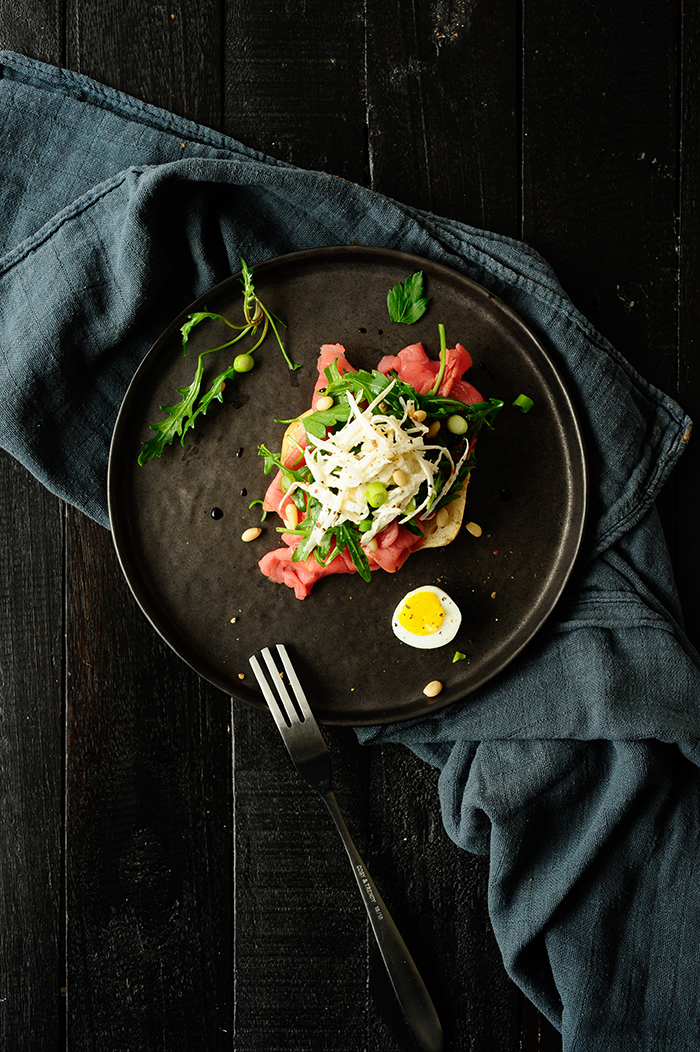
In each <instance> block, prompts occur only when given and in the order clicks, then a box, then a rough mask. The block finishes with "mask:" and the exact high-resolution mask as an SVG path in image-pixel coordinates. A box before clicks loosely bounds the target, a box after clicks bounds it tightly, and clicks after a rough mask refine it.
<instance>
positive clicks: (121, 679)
mask: <svg viewBox="0 0 700 1052" xmlns="http://www.w3.org/2000/svg"><path fill="white" fill-rule="evenodd" d="M219 12H220V8H219V5H218V4H217V3H214V2H212V3H201V4H198V5H197V6H196V8H193V7H192V6H191V5H187V4H184V3H179V2H176V3H173V4H171V5H168V6H167V7H162V6H157V5H156V6H153V5H148V4H143V3H140V2H136V0H123V2H121V3H120V4H119V10H118V14H115V13H114V12H110V14H109V16H106V13H105V8H104V5H102V4H100V3H98V2H89V3H84V2H81V3H79V4H78V3H73V2H70V3H69V4H68V18H67V22H68V33H67V61H68V64H69V65H70V67H71V68H72V69H76V70H79V71H80V72H84V73H86V74H88V75H90V76H93V77H95V78H97V79H98V80H100V81H102V82H103V83H107V84H110V85H112V86H114V87H115V88H118V89H120V90H122V91H126V92H127V93H130V94H133V95H135V96H137V97H139V98H143V99H144V100H146V101H148V102H151V103H154V104H156V105H161V106H165V107H167V108H169V109H172V110H174V111H175V112H178V113H181V114H182V115H184V116H186V117H189V118H191V119H193V120H197V121H201V122H203V123H205V124H208V125H210V126H211V125H213V126H216V125H217V123H219V122H220V117H221V110H220V102H221V81H220V75H219V74H220V68H221V65H220V61H219V55H220V47H221V38H220V29H221V23H220V17H219ZM66 566H67V581H68V587H67V599H66V603H67V623H68V637H67V648H68V663H69V664H68V673H69V678H68V684H69V686H68V700H69V710H68V730H67V742H68V745H67V748H68V755H67V813H66V842H67V860H66V873H67V889H68V890H67V917H68V921H67V924H68V928H67V962H68V963H67V969H68V1041H69V1047H70V1048H75V1049H79V1048H91V1049H102V1048H104V1049H105V1050H107V1049H110V1050H111V1049H113V1048H117V1047H123V1048H130V1049H141V1048H143V1049H151V1048H168V1049H169V1050H170V1049H173V1050H178V1049H183V1050H184V1049H190V1048H205V1047H206V1048H211V1049H217V1050H218V1049H221V1050H224V1049H230V1047H231V1033H232V1020H233V1003H232V989H233V987H232V981H231V977H232V951H231V947H232V938H233V936H232V915H233V910H232V901H231V884H232V881H231V867H232V862H231V859H232V845H233V841H232V827H231V820H232V812H231V781H230V770H231V761H230V753H231V732H230V707H229V702H228V699H226V698H224V697H223V696H222V695H220V694H219V693H218V692H217V691H214V690H213V689H212V688H209V687H208V686H207V685H206V684H204V683H203V682H202V681H201V680H200V679H199V678H198V677H196V676H195V675H194V674H193V673H191V672H189V670H187V669H186V667H185V666H184V665H183V664H182V662H180V660H179V659H178V658H176V657H175V656H174V655H173V654H172V653H171V652H170V651H169V650H168V649H167V648H166V647H165V646H164V644H162V643H161V641H160V640H159V637H158V636H157V635H156V633H155V632H154V631H153V629H152V628H151V627H150V625H148V623H147V622H146V620H145V618H144V617H143V615H142V614H141V613H140V611H138V610H137V608H136V606H135V603H134V601H133V599H132V598H131V595H130V593H129V592H128V589H127V586H126V584H125V582H124V581H123V578H122V575H121V571H120V569H119V567H118V564H117V561H116V558H115V556H114V553H113V551H112V543H111V538H110V536H109V534H108V533H107V532H106V531H105V530H103V529H101V528H100V527H97V526H96V525H95V524H94V523H91V522H90V521H89V520H87V519H85V518H84V517H83V516H81V515H79V514H78V513H77V512H72V511H71V512H70V514H69V527H68V532H67V539H66Z"/></svg>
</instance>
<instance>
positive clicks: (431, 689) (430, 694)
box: [423, 679, 442, 698]
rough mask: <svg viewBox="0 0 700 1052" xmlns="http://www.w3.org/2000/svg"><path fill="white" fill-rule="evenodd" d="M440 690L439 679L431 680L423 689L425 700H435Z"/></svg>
mask: <svg viewBox="0 0 700 1052" xmlns="http://www.w3.org/2000/svg"><path fill="white" fill-rule="evenodd" d="M441 690H442V683H441V682H440V680H439V679H433V680H431V681H430V683H428V685H427V686H425V687H423V693H424V694H425V696H426V698H436V697H437V696H438V694H439V693H440V691H441Z"/></svg>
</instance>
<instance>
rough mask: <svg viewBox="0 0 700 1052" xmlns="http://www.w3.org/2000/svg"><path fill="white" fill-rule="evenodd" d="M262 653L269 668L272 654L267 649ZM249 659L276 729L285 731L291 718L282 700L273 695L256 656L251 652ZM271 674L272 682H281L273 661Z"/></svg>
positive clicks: (289, 724)
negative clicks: (266, 652)
mask: <svg viewBox="0 0 700 1052" xmlns="http://www.w3.org/2000/svg"><path fill="white" fill-rule="evenodd" d="M262 655H263V657H265V663H266V664H267V666H268V668H269V667H270V662H271V661H272V655H270V654H269V651H268V654H267V656H266V654H265V651H264V650H263V651H262ZM268 656H269V658H270V662H268V660H267V657H268ZM249 661H250V666H251V668H252V669H253V672H254V673H255V678H256V679H257V681H258V686H259V687H260V690H261V691H262V692H263V697H264V698H265V701H266V702H267V707H268V708H269V710H270V712H271V713H272V715H273V716H274V719H275V723H276V724H277V727H278V729H279V730H280V731H283V732H284V731H286V730H287V728H288V727H290V726H291V722H292V721H291V718H290V717H289V716H288V715H287V712H286V709H285V708H284V701H283V700H282V701H281V702H280V700H279V699H278V698H276V697H275V694H274V691H273V690H272V687H271V686H270V684H269V683H268V681H267V677H266V676H265V673H264V672H263V670H262V668H261V666H260V663H259V661H258V659H257V657H256V656H255V655H254V654H253V655H252V656H251V657H250V658H249ZM271 674H272V681H273V683H275V682H281V680H280V678H279V673H278V672H277V670H276V668H275V666H274V663H272V670H271Z"/></svg>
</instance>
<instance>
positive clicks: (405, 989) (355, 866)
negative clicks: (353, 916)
mask: <svg viewBox="0 0 700 1052" xmlns="http://www.w3.org/2000/svg"><path fill="white" fill-rule="evenodd" d="M277 653H278V654H279V657H280V659H281V661H282V666H283V670H284V671H283V672H280V670H279V669H278V667H277V666H276V665H275V660H274V658H273V656H272V654H271V652H270V650H269V649H268V648H267V647H266V648H265V649H264V650H262V651H261V654H260V656H261V657H262V659H263V661H264V663H265V666H266V669H267V672H268V676H269V682H268V678H267V677H266V676H265V672H264V671H263V669H262V667H261V664H260V662H259V661H258V658H257V657H256V656H255V655H253V656H252V657H251V658H250V664H251V667H252V669H253V672H254V673H255V678H256V679H257V681H258V683H259V685H260V689H261V691H262V692H263V695H264V697H265V700H266V702H267V704H268V705H269V707H270V711H271V712H272V715H273V716H274V719H275V723H276V724H277V727H278V728H279V731H280V733H281V735H282V738H283V739H284V744H285V745H286V746H287V749H288V751H289V755H290V756H291V758H292V760H293V762H294V765H295V766H296V768H297V770H298V771H299V774H300V775H301V776H302V777H303V778H305V779H306V781H307V782H308V783H309V785H311V786H312V788H314V789H315V790H316V791H317V792H318V793H319V794H320V795H321V797H322V798H323V800H324V801H325V804H326V806H327V808H328V810H329V811H330V813H331V815H332V817H333V821H334V822H335V824H336V826H337V829H338V832H339V833H340V836H341V839H342V841H343V844H344V845H345V850H346V851H347V854H348V858H349V859H350V862H351V863H352V871H353V873H354V875H355V880H356V881H357V886H358V888H359V889H360V893H361V895H362V901H363V902H364V904H365V909H366V910H367V915H368V917H369V921H370V924H371V925H372V930H373V932H374V935H375V938H376V940H377V944H378V946H379V949H380V951H381V954H382V957H383V958H384V963H385V965H386V968H387V971H388V973H389V977H390V979H391V982H392V984H393V987H394V990H395V992H396V996H397V997H398V999H399V1003H400V1005H401V1007H402V1009H403V1012H404V1015H405V1016H406V1022H407V1023H408V1025H409V1027H410V1028H411V1030H412V1031H413V1035H414V1037H415V1038H416V1040H417V1042H418V1044H419V1046H420V1047H421V1048H422V1049H423V1050H424V1052H442V1047H443V1038H442V1026H441V1025H440V1020H439V1019H438V1015H437V1012H436V1011H435V1007H434V1005H433V1002H432V1001H431V999H430V994H429V993H428V991H427V989H426V987H425V984H424V982H423V980H422V979H421V977H420V974H419V972H418V969H417V968H416V966H415V964H414V962H413V959H412V957H411V955H410V953H409V952H408V950H407V948H406V944H405V943H404V941H403V939H402V938H401V935H400V934H399V930H398V928H397V927H396V925H395V924H394V922H393V920H392V919H391V917H390V915H389V911H388V909H387V908H386V906H385V905H384V902H383V901H382V897H381V895H380V894H379V892H378V891H377V888H376V886H375V884H374V881H373V880H372V878H371V877H370V875H369V873H368V872H367V867H366V866H365V864H364V862H363V861H362V859H361V858H360V855H359V853H358V850H357V848H356V847H355V845H354V843H353V841H352V838H351V836H350V834H349V832H348V829H347V826H346V825H345V821H344V819H343V816H342V814H341V813H340V808H339V807H338V802H337V800H336V798H335V794H334V793H333V789H332V788H331V757H330V753H329V751H328V748H327V746H326V743H325V741H324V740H323V737H322V736H321V731H320V730H319V727H318V724H317V723H316V720H315V718H314V716H313V713H312V712H311V709H310V708H309V703H308V701H307V700H306V697H305V695H304V691H303V690H302V687H301V684H300V682H299V680H298V678H297V674H296V672H295V671H294V668H293V667H292V663H291V661H290V660H289V655H288V654H287V651H286V649H285V647H283V646H280V645H278V646H277ZM284 676H286V681H287V682H288V683H289V685H290V687H291V689H292V693H293V695H294V697H293V698H292V697H291V695H290V693H289V690H288V689H287V682H285V679H284ZM270 683H272V684H273V685H274V688H275V690H274V691H273V689H272V687H271V686H270ZM275 692H276V693H275Z"/></svg>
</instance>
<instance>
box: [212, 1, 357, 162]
mask: <svg viewBox="0 0 700 1052" xmlns="http://www.w3.org/2000/svg"><path fill="white" fill-rule="evenodd" d="M363 11H364V2H363V0H348V2H346V3H342V4H328V3H327V2H326V0H285V2H278V3H275V4H273V5H262V4H260V3H258V2H257V0H238V2H235V3H228V4H227V6H226V19H225V40H226V49H225V56H224V61H225V89H226V103H225V127H226V131H227V132H228V133H229V134H230V135H233V136H234V137H235V138H237V139H240V140H241V141H242V142H244V143H245V144H246V145H247V146H253V147H255V148H257V149H259V150H262V151H263V152H266V153H269V154H271V155H272V156H273V157H276V158H278V159H279V160H282V161H287V162H288V163H289V164H294V165H298V166H300V167H303V168H312V169H316V170H319V171H324V172H329V173H331V174H333V175H341V176H344V177H346V178H348V179H353V180H354V181H355V182H364V181H366V175H365V166H366V150H365V125H364V101H363V84H364V33H365V26H364V20H363Z"/></svg>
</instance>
